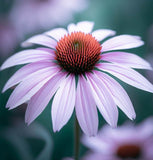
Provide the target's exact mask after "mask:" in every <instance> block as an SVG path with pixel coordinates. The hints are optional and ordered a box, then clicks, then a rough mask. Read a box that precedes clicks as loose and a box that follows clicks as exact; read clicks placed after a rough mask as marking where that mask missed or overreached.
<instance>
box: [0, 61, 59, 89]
mask: <svg viewBox="0 0 153 160" xmlns="http://www.w3.org/2000/svg"><path fill="white" fill-rule="evenodd" d="M51 66H53V67H54V65H53V63H52V62H35V63H30V64H27V65H26V66H24V67H22V68H21V69H19V70H18V71H17V72H16V73H15V74H14V75H13V76H12V77H11V78H10V79H9V80H8V81H7V83H6V84H5V86H4V88H3V91H2V92H5V91H6V90H7V89H9V88H11V87H13V86H15V85H16V84H18V83H19V82H21V81H23V80H24V79H25V78H26V77H27V76H29V75H30V74H33V73H34V72H36V71H38V70H40V69H43V68H46V67H51ZM55 67H57V66H55ZM57 69H58V67H57Z"/></svg>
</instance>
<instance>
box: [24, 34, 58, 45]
mask: <svg viewBox="0 0 153 160" xmlns="http://www.w3.org/2000/svg"><path fill="white" fill-rule="evenodd" d="M33 44H38V45H43V46H46V47H50V48H55V47H56V45H57V42H56V41H55V40H54V39H52V38H50V37H47V36H45V35H42V34H40V35H36V36H33V37H31V38H29V39H27V40H26V41H24V42H23V43H22V47H29V46H32V45H33Z"/></svg>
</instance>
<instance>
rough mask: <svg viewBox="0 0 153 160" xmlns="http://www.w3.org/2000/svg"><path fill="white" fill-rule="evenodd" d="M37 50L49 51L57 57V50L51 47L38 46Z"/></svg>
mask: <svg viewBox="0 0 153 160" xmlns="http://www.w3.org/2000/svg"><path fill="white" fill-rule="evenodd" d="M37 50H42V51H46V52H48V53H50V54H52V56H53V57H54V59H55V51H54V50H53V49H50V48H44V47H39V48H37Z"/></svg>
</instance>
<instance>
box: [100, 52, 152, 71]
mask: <svg viewBox="0 0 153 160" xmlns="http://www.w3.org/2000/svg"><path fill="white" fill-rule="evenodd" d="M101 60H104V61H109V62H112V63H117V64H118V65H123V66H128V67H131V68H139V69H152V67H151V65H150V64H149V63H148V62H147V61H146V60H144V59H142V58H141V57H139V56H137V55H135V54H132V53H126V52H109V53H105V54H102V55H101Z"/></svg>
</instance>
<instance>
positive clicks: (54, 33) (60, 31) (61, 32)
mask: <svg viewBox="0 0 153 160" xmlns="http://www.w3.org/2000/svg"><path fill="white" fill-rule="evenodd" d="M45 34H46V35H48V36H51V37H53V38H54V39H56V40H57V41H59V40H60V39H61V38H62V37H64V36H66V35H67V34H68V33H67V30H66V29H64V28H56V29H52V30H51V31H48V32H45Z"/></svg>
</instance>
